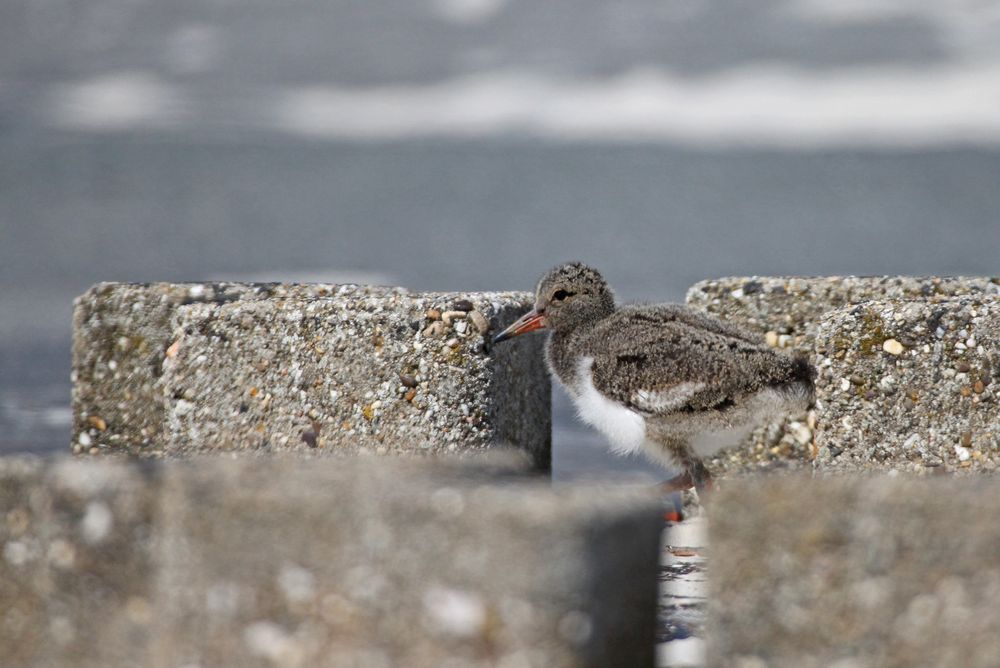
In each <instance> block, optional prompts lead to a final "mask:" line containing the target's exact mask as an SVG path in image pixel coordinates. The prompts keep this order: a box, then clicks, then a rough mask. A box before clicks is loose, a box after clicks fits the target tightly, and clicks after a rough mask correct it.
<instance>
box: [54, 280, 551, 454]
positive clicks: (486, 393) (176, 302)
mask: <svg viewBox="0 0 1000 668" xmlns="http://www.w3.org/2000/svg"><path fill="white" fill-rule="evenodd" d="M530 301H531V297H530V295H528V294H526V293H470V294H442V293H433V294H411V293H408V292H407V291H405V290H403V289H400V288H376V287H363V286H353V285H345V286H333V285H280V284H232V283H220V284H190V285H174V284H150V285H134V284H101V285H99V286H96V287H95V288H93V289H92V290H91V291H89V292H88V293H87V294H86V295H84V296H82V297H81V298H79V299H78V300H77V306H76V314H75V318H74V346H73V352H74V355H73V360H74V362H73V364H74V371H73V373H74V391H73V410H74V448H75V451H77V452H82V451H87V452H95V453H97V452H102V451H109V450H125V451H128V452H131V453H155V454H180V453H190V452H194V451H205V450H229V449H253V450H258V451H261V450H263V451H279V450H306V451H312V450H316V451H323V452H359V451H370V452H376V453H380V454H383V453H392V452H403V451H405V452H429V453H430V452H433V453H437V452H442V451H447V452H453V451H458V452H468V451H473V450H479V449H482V448H486V447H490V446H492V445H496V444H512V445H515V446H517V447H520V448H522V449H524V450H526V451H528V452H529V453H531V455H532V457H533V458H534V459H535V462H536V465H537V466H538V468H541V469H547V468H548V467H549V462H550V439H551V436H550V433H551V414H550V412H551V411H550V403H549V402H550V395H549V380H548V375H547V373H546V371H545V368H544V364H543V362H542V356H541V345H542V341H541V340H539V339H532V338H528V339H526V340H525V341H524V342H519V345H516V346H504V347H498V348H496V349H492V348H491V347H490V346H489V337H490V336H491V335H492V334H493V333H495V332H497V331H499V329H500V328H502V327H505V326H506V325H507V324H509V323H510V322H511V321H513V320H514V319H515V318H516V317H518V316H519V315H520V314H521V313H522V312H523V311H524V310H525V309H526V308H528V306H529V305H530Z"/></svg>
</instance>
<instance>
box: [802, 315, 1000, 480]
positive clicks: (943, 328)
mask: <svg viewBox="0 0 1000 668" xmlns="http://www.w3.org/2000/svg"><path fill="white" fill-rule="evenodd" d="M816 350H817V357H816V359H817V366H818V367H819V370H820V374H819V377H818V379H817V418H818V419H817V423H818V432H817V439H816V444H817V446H818V454H817V466H819V467H821V468H823V469H825V470H892V469H895V470H903V471H916V472H928V471H941V470H947V471H993V470H995V469H996V468H997V465H998V464H1000V401H998V396H997V387H998V386H997V384H996V383H995V382H994V374H995V373H996V371H995V369H996V368H997V366H998V365H1000V297H985V296H983V297H973V296H968V297H958V298H952V299H945V300H941V301H934V302H929V301H899V300H878V301H870V302H865V303H862V304H858V305H856V306H852V307H847V308H842V309H838V310H836V311H832V312H830V313H828V314H827V315H826V316H825V317H824V318H823V320H822V321H821V322H820V324H819V326H818V327H817V334H816Z"/></svg>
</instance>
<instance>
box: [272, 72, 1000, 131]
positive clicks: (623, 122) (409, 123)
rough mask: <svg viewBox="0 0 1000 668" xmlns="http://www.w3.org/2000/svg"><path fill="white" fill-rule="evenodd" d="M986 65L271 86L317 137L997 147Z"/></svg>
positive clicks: (284, 116) (282, 116)
mask: <svg viewBox="0 0 1000 668" xmlns="http://www.w3.org/2000/svg"><path fill="white" fill-rule="evenodd" d="M997 81H1000V63H997V64H990V63H987V64H981V65H978V66H968V65H965V64H962V63H956V64H952V65H946V66H938V67H927V66H923V67H919V68H917V67H907V68H904V67H867V68H862V67H857V68H851V69H840V70H834V71H829V72H816V71H809V70H802V69H797V68H794V67H791V66H786V65H779V64H772V65H761V66H753V67H741V68H737V69H733V70H729V71H726V72H722V73H720V74H717V75H712V76H706V77H698V78H681V77H678V76H675V75H673V74H671V73H669V72H666V71H663V70H657V69H654V68H647V69H638V70H634V71H632V72H630V73H627V74H624V75H622V76H619V77H614V78H608V79H601V80H568V79H552V78H546V77H543V76H540V75H537V74H531V73H518V72H494V73H488V74H481V75H475V76H469V77H462V78H457V79H452V80H449V81H444V82H439V83H435V84H430V85H422V86H413V85H400V86H387V87H379V88H354V89H352V88H338V87H333V86H312V87H305V88H301V89H291V90H287V91H284V92H283V93H281V94H279V95H277V98H276V99H277V101H276V103H275V104H274V106H273V108H272V117H273V122H274V124H275V126H276V127H277V128H280V129H283V130H285V131H287V132H290V133H294V134H302V135H308V136H311V137H317V138H323V137H326V138H331V139H335V138H351V139H361V140H364V139H370V140H386V139H399V138H407V137H422V136H448V137H463V136H489V135H506V134H529V135H534V136H541V137H545V138H550V139H554V140H572V141H576V140H598V141H599V140H614V141H630V140H633V141H644V142H650V141H652V142H655V141H669V142H672V143H681V144H698V145H705V144H709V145H711V144H717V145H766V146H781V147H789V148H794V147H817V146H831V145H835V146H845V145H858V146H871V145H873V144H874V145H885V146H902V145H914V146H932V145H950V144H955V143H970V144H991V145H1000V86H997V84H996V82H997Z"/></svg>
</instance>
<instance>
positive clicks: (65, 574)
mask: <svg viewBox="0 0 1000 668" xmlns="http://www.w3.org/2000/svg"><path fill="white" fill-rule="evenodd" d="M522 457H523V455H522ZM529 473H530V468H529V467H528V466H526V465H522V466H516V465H514V464H510V463H508V462H506V461H501V462H496V461H492V460H490V459H489V458H487V462H486V463H483V462H481V461H480V460H479V459H477V458H464V459H461V460H459V461H454V460H453V458H435V459H434V460H413V459H407V460H402V459H387V458H376V457H351V458H346V457H345V458H330V457H310V458H305V459H304V458H302V457H290V456H284V457H283V456H273V457H265V458H262V457H252V458H251V457H237V456H235V455H229V456H227V457H224V458H223V457H213V458H206V457H195V458H191V459H184V460H144V461H140V462H136V461H135V460H132V461H131V462H125V461H118V460H113V459H111V458H108V459H102V460H99V461H79V460H77V461H66V460H62V461H57V462H52V463H42V462H40V461H39V460H0V480H2V483H3V484H2V486H0V504H2V505H0V519H2V521H3V524H0V539H2V540H0V657H3V659H4V661H3V663H4V665H8V663H9V664H10V665H18V666H32V667H34V666H46V667H48V666H53V667H56V668H60V667H62V666H67V667H68V666H74V667H75V666H95V667H96V666H109V667H117V666H142V667H143V668H145V667H147V666H152V667H153V668H158V667H163V668H167V667H170V668H174V667H176V666H196V665H197V666H222V665H226V666H262V667H263V666H269V667H273V666H303V667H304V666H337V667H339V666H359V667H360V666H364V667H365V668H368V667H373V668H378V667H379V666H415V667H418V668H419V667H423V666H426V667H435V668H436V667H438V666H449V665H453V666H458V665H461V666H472V667H475V666H495V665H501V666H504V665H518V666H540V667H549V666H595V667H596V666H609V665H623V666H624V665H629V666H631V665H652V663H653V653H654V636H655V624H656V604H657V600H656V597H657V594H656V578H657V568H658V552H659V539H660V533H661V529H662V520H661V518H660V504H659V500H658V499H657V497H656V496H655V495H654V494H653V493H652V492H651V490H649V489H648V488H639V489H636V488H632V489H624V488H618V489H595V488H593V487H573V488H560V489H553V488H552V487H551V486H549V485H548V484H546V483H545V482H543V481H541V480H539V479H538V477H537V476H533V475H529Z"/></svg>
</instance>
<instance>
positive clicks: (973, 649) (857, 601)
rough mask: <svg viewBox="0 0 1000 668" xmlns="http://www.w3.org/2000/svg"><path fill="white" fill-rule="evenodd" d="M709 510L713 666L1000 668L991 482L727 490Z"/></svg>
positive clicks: (749, 485) (890, 481)
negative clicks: (934, 667)
mask: <svg viewBox="0 0 1000 668" xmlns="http://www.w3.org/2000/svg"><path fill="white" fill-rule="evenodd" d="M708 510H709V518H708V520H709V545H710V550H711V551H710V556H709V588H710V599H709V620H708V630H707V632H706V638H707V643H708V647H707V654H708V656H707V665H708V666H734V667H735V666H739V667H744V668H749V667H750V666H770V667H772V668H780V667H785V666H787V667H788V668H812V667H817V668H818V667H820V666H843V667H845V668H846V667H848V666H851V667H857V668H867V667H871V668H875V667H879V668H882V667H887V668H892V667H899V668H903V667H906V668H913V667H919V666H971V667H976V666H983V667H985V666H995V665H997V657H998V656H1000V608H998V606H997V604H996V602H997V600H998V597H1000V558H998V555H1000V529H998V528H997V525H996V522H995V521H994V518H995V517H996V516H997V514H998V513H1000V486H998V483H997V481H996V480H993V479H985V478H981V479H976V480H968V479H966V480H961V479H955V478H951V477H948V478H935V479H920V480H914V479H912V478H910V479H904V478H902V477H896V478H886V477H867V478H847V477H827V478H817V479H809V478H805V477H801V478H800V477H794V476H786V477H766V478H760V479H756V480H734V481H729V482H728V483H727V484H725V485H720V486H719V488H718V489H717V490H716V491H715V493H714V496H713V498H712V499H711V502H710V504H709V508H708Z"/></svg>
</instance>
